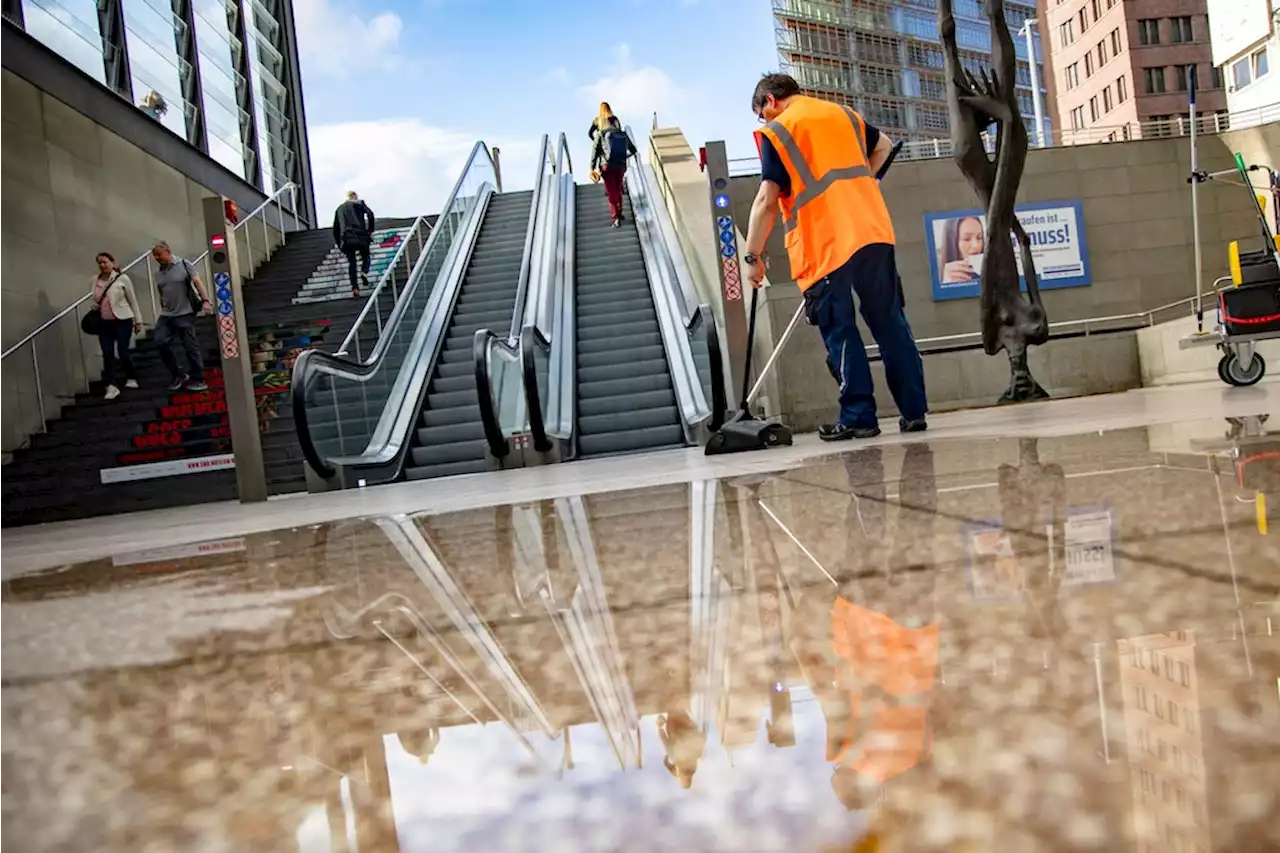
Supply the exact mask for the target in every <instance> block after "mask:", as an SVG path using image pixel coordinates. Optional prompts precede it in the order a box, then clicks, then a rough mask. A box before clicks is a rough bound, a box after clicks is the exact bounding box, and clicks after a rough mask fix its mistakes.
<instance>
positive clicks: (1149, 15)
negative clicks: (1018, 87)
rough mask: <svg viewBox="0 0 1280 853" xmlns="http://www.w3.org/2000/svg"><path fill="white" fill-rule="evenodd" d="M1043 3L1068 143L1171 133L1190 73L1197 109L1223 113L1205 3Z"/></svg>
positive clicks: (1185, 104)
mask: <svg viewBox="0 0 1280 853" xmlns="http://www.w3.org/2000/svg"><path fill="white" fill-rule="evenodd" d="M1039 2H1040V8H1041V14H1042V16H1043V18H1044V20H1045V23H1046V30H1047V32H1048V38H1049V40H1050V46H1049V50H1048V54H1049V66H1050V68H1051V72H1050V73H1051V74H1053V77H1054V82H1055V87H1056V90H1057V120H1058V126H1059V127H1060V128H1062V134H1061V136H1062V141H1063V142H1064V143H1067V144H1071V143H1084V142H1107V141H1115V140H1120V139H1134V138H1139V137H1141V136H1142V135H1143V134H1144V133H1146V134H1147V135H1151V134H1153V133H1161V134H1163V133H1166V132H1171V129H1172V128H1173V127H1174V126H1175V125H1176V123H1177V121H1178V119H1179V117H1180V116H1185V115H1187V113H1188V110H1189V99H1188V89H1189V87H1190V82H1191V69H1192V68H1193V67H1194V68H1195V69H1196V77H1197V78H1198V80H1197V92H1198V95H1197V109H1198V111H1199V112H1200V113H1202V114H1208V113H1217V112H1222V111H1225V110H1226V106H1227V101H1226V93H1225V92H1224V90H1223V86H1222V79H1221V77H1220V75H1219V74H1218V71H1217V69H1216V68H1215V67H1214V65H1213V63H1212V61H1211V54H1210V47H1209V19H1208V15H1207V9H1206V0H1039ZM1143 125H1147V126H1146V128H1145V130H1144V128H1143Z"/></svg>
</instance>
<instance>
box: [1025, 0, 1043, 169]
mask: <svg viewBox="0 0 1280 853" xmlns="http://www.w3.org/2000/svg"><path fill="white" fill-rule="evenodd" d="M1035 23H1037V22H1036V19H1035V18H1027V21H1026V23H1024V24H1023V25H1022V32H1021V33H1020V34H1019V35H1025V36H1026V37H1027V65H1028V67H1030V68H1031V101H1032V103H1033V104H1035V109H1036V147H1037V148H1043V147H1044V102H1043V101H1042V100H1041V98H1040V73H1039V72H1038V71H1037V70H1036V48H1035V43H1034V42H1033V41H1032V40H1031V27H1032V25H1033V24H1035Z"/></svg>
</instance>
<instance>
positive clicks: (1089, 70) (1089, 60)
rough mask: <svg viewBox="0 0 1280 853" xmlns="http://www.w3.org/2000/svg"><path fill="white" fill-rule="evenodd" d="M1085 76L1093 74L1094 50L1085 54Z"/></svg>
mask: <svg viewBox="0 0 1280 853" xmlns="http://www.w3.org/2000/svg"><path fill="white" fill-rule="evenodd" d="M1084 76H1085V77H1086V78H1088V77H1092V76H1093V51H1090V52H1088V53H1086V54H1085V55H1084Z"/></svg>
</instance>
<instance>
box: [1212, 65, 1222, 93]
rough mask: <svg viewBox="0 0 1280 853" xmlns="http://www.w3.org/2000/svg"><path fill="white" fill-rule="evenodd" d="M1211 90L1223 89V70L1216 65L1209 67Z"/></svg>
mask: <svg viewBox="0 0 1280 853" xmlns="http://www.w3.org/2000/svg"><path fill="white" fill-rule="evenodd" d="M1209 88H1210V89H1221V88H1222V69H1221V68H1219V67H1218V66H1216V65H1210V66H1209Z"/></svg>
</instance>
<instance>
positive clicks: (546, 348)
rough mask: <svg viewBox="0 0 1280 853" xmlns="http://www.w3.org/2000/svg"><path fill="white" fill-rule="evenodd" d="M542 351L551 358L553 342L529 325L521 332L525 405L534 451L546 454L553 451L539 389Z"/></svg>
mask: <svg viewBox="0 0 1280 853" xmlns="http://www.w3.org/2000/svg"><path fill="white" fill-rule="evenodd" d="M539 350H541V351H542V352H544V353H547V354H548V358H549V357H550V352H551V341H550V340H548V339H547V338H546V336H544V335H543V334H542V331H541V330H540V329H539V328H538V327H537V325H535V324H534V323H527V324H526V325H525V327H524V328H523V329H521V330H520V350H519V354H520V361H521V368H522V371H521V372H522V375H523V377H524V396H525V405H526V406H527V408H528V410H529V436H530V438H531V439H532V440H533V449H534V450H536V451H538V452H539V453H546V452H547V451H549V450H550V449H551V446H552V445H551V441H550V440H549V439H548V438H547V425H546V416H545V415H544V414H543V408H542V403H543V401H542V391H541V390H540V389H539V388H538V364H537V353H538V351H539Z"/></svg>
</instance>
